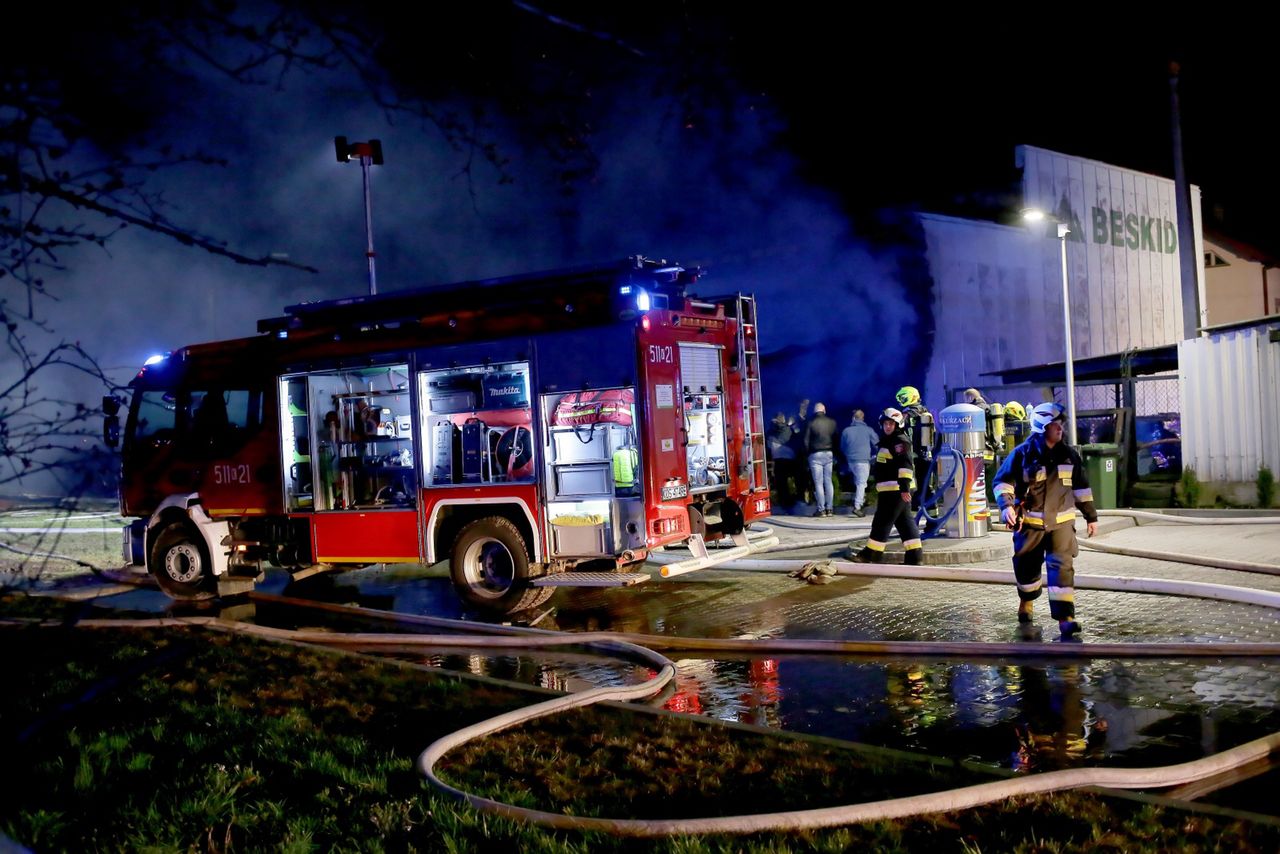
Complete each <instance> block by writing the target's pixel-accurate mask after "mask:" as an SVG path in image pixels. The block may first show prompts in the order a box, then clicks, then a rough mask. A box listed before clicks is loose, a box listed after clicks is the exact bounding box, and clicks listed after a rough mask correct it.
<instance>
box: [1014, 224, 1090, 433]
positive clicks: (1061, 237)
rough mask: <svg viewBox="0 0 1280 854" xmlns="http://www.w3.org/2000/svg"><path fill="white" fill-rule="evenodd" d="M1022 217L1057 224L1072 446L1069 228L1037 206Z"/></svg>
mask: <svg viewBox="0 0 1280 854" xmlns="http://www.w3.org/2000/svg"><path fill="white" fill-rule="evenodd" d="M1022 218H1023V220H1024V221H1026V222H1045V221H1046V220H1047V221H1049V222H1052V223H1055V224H1056V225H1057V226H1058V243H1059V244H1060V246H1061V249H1062V330H1063V334H1064V337H1065V338H1066V342H1067V362H1066V365H1067V430H1068V433H1067V438H1068V440H1069V441H1070V442H1071V444H1072V446H1073V447H1074V446H1075V445H1076V444H1078V443H1077V441H1076V438H1077V437H1076V371H1075V364H1074V362H1073V360H1072V356H1071V291H1070V289H1069V288H1068V286H1067V235H1068V234H1070V233H1071V229H1070V228H1069V227H1068V226H1067V224H1066V223H1065V222H1063V221H1062V220H1060V219H1058V218H1057V217H1053V216H1049V215H1048V214H1046V213H1045V212H1044V211H1042V210H1039V209H1037V208H1025V209H1024V210H1023V211H1022Z"/></svg>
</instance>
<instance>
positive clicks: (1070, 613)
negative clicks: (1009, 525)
mask: <svg viewBox="0 0 1280 854" xmlns="http://www.w3.org/2000/svg"><path fill="white" fill-rule="evenodd" d="M1079 553H1080V548H1079V546H1078V545H1077V544H1076V530H1075V528H1073V527H1071V526H1070V525H1059V526H1058V527H1056V528H1054V529H1053V530H1052V531H1045V530H1043V529H1041V528H1027V527H1026V526H1025V525H1024V526H1023V528H1022V530H1020V531H1016V532H1015V533H1014V535H1013V574H1014V577H1015V578H1016V579H1017V582H1018V598H1019V599H1021V600H1023V601H1024V602H1025V601H1030V600H1032V599H1039V598H1040V590H1041V588H1043V587H1044V580H1043V579H1042V578H1041V577H1040V566H1041V564H1043V565H1045V566H1046V567H1048V570H1049V572H1048V575H1049V614H1050V616H1052V617H1053V618H1054V619H1055V620H1069V619H1071V618H1072V617H1074V616H1075V614H1076V589H1075V583H1076V572H1075V566H1074V564H1073V559H1074V558H1075V556H1076V555H1077V554H1079Z"/></svg>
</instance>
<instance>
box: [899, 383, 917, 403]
mask: <svg viewBox="0 0 1280 854" xmlns="http://www.w3.org/2000/svg"><path fill="white" fill-rule="evenodd" d="M894 397H896V398H897V399H898V405H899V406H915V405H916V404H917V403H919V402H920V389H918V388H916V387H915V386H913V385H904V386H903V387H902V388H900V389H898V393H897V394H896V395H894Z"/></svg>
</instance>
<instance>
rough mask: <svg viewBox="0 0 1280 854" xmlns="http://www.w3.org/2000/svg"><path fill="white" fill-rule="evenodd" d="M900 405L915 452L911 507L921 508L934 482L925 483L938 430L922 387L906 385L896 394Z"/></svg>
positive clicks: (903, 424)
mask: <svg viewBox="0 0 1280 854" xmlns="http://www.w3.org/2000/svg"><path fill="white" fill-rule="evenodd" d="M894 397H895V398H896V399H897V401H898V406H901V407H902V426H903V428H904V429H905V430H906V434H907V435H908V436H910V437H911V449H912V452H913V453H914V457H913V459H914V461H915V462H914V465H915V472H916V486H917V487H918V489H917V490H916V493H915V498H913V499H912V501H911V509H912V510H919V509H920V502H921V500H922V499H923V498H924V497H925V494H926V493H927V492H929V490H930V488H931V487H932V486H933V484H929V483H925V482H924V479H925V477H926V476H927V475H928V474H929V466H930V464H931V463H932V462H933V451H934V444H935V442H936V441H937V438H938V434H937V430H935V429H934V422H933V413H932V412H930V411H929V410H928V409H927V408H925V405H924V404H923V403H922V402H921V401H920V389H918V388H916V387H915V386H913V385H904V386H903V387H902V388H900V389H898V393H897V394H896V395H894Z"/></svg>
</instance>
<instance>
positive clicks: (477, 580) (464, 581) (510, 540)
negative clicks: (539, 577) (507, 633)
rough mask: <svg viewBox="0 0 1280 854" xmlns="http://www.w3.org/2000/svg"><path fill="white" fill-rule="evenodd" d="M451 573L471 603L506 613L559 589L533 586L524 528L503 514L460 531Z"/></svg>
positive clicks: (539, 601) (533, 603)
mask: <svg viewBox="0 0 1280 854" xmlns="http://www.w3.org/2000/svg"><path fill="white" fill-rule="evenodd" d="M449 574H450V575H451V576H452V578H453V586H454V589H456V590H457V591H458V596H459V597H460V598H461V599H462V600H463V601H464V602H466V603H467V604H468V605H472V606H475V607H477V608H483V609H485V610H490V611H500V612H502V613H506V614H512V613H515V612H517V611H524V610H527V609H529V608H534V607H536V606H538V605H540V604H542V603H543V602H545V601H547V599H549V598H551V594H552V593H554V592H555V591H554V590H552V589H551V588H549V587H545V588H544V587H530V586H529V579H530V578H531V577H532V574H531V572H530V567H529V549H528V547H527V546H526V545H525V542H524V537H523V536H521V535H520V530H519V529H518V528H516V526H515V525H513V524H511V522H510V521H508V520H506V519H503V518H502V517H500V516H490V517H488V518H487V519H477V520H476V521H474V522H471V523H470V524H468V525H467V526H466V527H464V528H463V529H462V530H461V531H459V532H458V538H457V539H456V540H454V541H453V556H452V559H451V560H450V562H449Z"/></svg>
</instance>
